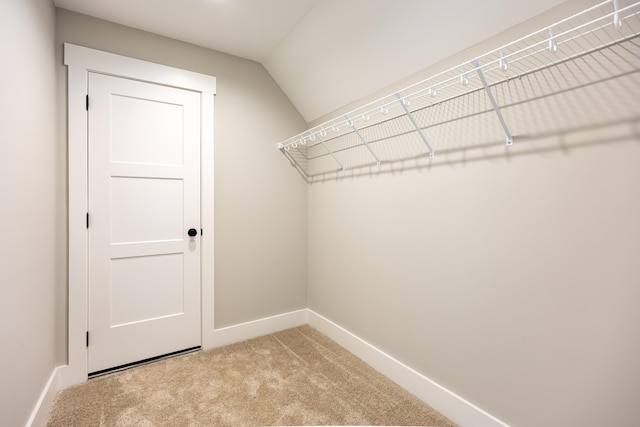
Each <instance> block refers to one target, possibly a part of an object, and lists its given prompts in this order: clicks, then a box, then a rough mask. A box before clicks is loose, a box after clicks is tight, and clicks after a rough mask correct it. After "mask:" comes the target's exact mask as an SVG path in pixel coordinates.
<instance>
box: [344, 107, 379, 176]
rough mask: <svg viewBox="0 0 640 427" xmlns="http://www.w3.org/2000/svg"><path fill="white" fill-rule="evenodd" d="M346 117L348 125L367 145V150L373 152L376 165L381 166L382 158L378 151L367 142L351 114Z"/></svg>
mask: <svg viewBox="0 0 640 427" xmlns="http://www.w3.org/2000/svg"><path fill="white" fill-rule="evenodd" d="M344 117H345V119H347V126H349V127H350V128H351V129H353V131H354V132H355V133H356V135H358V138H360V141H362V143H363V144H364V146H365V147H367V150H369V153H371V155H372V156H373V158H374V159H376V165H377V166H380V159H379V158H378V156H376V153H374V152H373V150H372V149H371V147H369V144H368V143H367V141H366V140H365V139H364V137H363V136H362V135H361V134H360V131H359V130H358V128H357V127H356V125H355V123H353V120H351V119H350V118H349V116H344Z"/></svg>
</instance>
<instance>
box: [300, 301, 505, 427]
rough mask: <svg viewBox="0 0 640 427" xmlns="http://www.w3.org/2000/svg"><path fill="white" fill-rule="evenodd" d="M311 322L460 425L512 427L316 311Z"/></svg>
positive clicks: (310, 318) (309, 321)
mask: <svg viewBox="0 0 640 427" xmlns="http://www.w3.org/2000/svg"><path fill="white" fill-rule="evenodd" d="M307 323H309V325H311V326H312V327H314V328H315V329H317V330H318V331H320V332H322V333H323V334H325V335H326V336H328V337H329V338H331V339H332V340H334V341H335V342H337V343H338V344H340V345H341V346H342V347H344V348H346V349H347V350H349V351H350V352H351V353H353V354H355V355H356V356H358V357H359V358H360V359H362V360H364V361H365V362H366V363H367V364H369V365H370V366H371V367H373V368H374V369H375V370H377V371H378V372H380V373H382V374H383V375H385V376H386V377H388V378H390V379H391V380H392V381H394V382H395V383H397V384H398V385H400V386H401V387H403V388H405V389H406V390H408V391H409V392H410V393H412V394H413V395H415V396H416V397H418V398H419V399H421V400H423V401H424V402H426V403H427V404H428V405H429V406H431V407H433V408H434V409H435V410H437V411H439V412H440V413H441V414H443V415H444V416H446V417H448V418H449V419H451V420H452V421H454V422H455V423H457V424H459V425H460V426H463V427H466V426H470V427H509V426H508V425H507V424H506V423H504V422H502V421H500V420H499V419H497V418H496V417H494V416H492V415H491V414H488V413H487V412H485V411H483V410H482V409H480V408H478V407H477V406H475V405H474V404H472V403H471V402H468V401H466V400H465V399H463V398H462V397H460V396H458V395H457V394H455V393H453V392H452V391H450V390H448V389H446V388H444V387H443V386H441V385H440V384H438V383H436V382H435V381H432V380H430V379H429V378H427V377H425V376H424V375H422V374H421V373H419V372H417V371H416V370H414V369H412V368H410V367H408V366H407V365H405V364H404V363H402V362H400V361H398V360H396V359H394V358H393V357H391V356H389V355H388V354H386V353H385V352H383V351H382V350H380V349H378V348H376V347H374V346H372V345H371V344H369V343H367V342H366V341H364V340H363V339H361V338H359V337H357V336H356V335H354V334H352V333H351V332H349V331H348V330H346V329H344V328H343V327H341V326H339V325H337V324H336V323H334V322H332V321H330V320H329V319H327V318H325V317H323V316H321V315H320V314H318V313H316V312H314V311H313V310H308V320H307Z"/></svg>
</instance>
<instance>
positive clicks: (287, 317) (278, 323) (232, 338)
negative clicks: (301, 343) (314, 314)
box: [213, 308, 308, 347]
mask: <svg viewBox="0 0 640 427" xmlns="http://www.w3.org/2000/svg"><path fill="white" fill-rule="evenodd" d="M307 313H308V310H307V309H306V308H304V309H302V310H296V311H291V312H289V313H284V314H278V315H275V316H271V317H265V318H263V319H258V320H252V321H250V322H246V323H240V324H239V325H233V326H229V327H226V328H220V329H216V330H215V331H214V334H213V338H214V340H213V342H214V343H215V347H220V346H223V345H227V344H233V343H236V342H240V341H244V340H248V339H251V338H256V337H259V336H262V335H268V334H272V333H274V332H278V331H282V330H284V329H289V328H295V327H296V326H302V325H304V324H306V323H307Z"/></svg>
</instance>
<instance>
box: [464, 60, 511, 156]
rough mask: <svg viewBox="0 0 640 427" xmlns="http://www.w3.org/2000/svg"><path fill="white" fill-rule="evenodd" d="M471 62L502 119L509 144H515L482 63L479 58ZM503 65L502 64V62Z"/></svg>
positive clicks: (499, 117) (499, 118)
mask: <svg viewBox="0 0 640 427" xmlns="http://www.w3.org/2000/svg"><path fill="white" fill-rule="evenodd" d="M471 64H472V65H473V66H474V67H475V69H476V72H477V73H478V77H480V81H481V82H482V86H483V87H484V91H485V92H486V93H487V97H488V98H489V101H490V102H491V105H492V106H493V110H494V111H495V112H496V115H497V116H498V120H500V125H501V126H502V129H504V133H505V134H506V135H507V143H506V145H507V146H510V145H513V136H511V132H510V131H509V126H507V122H505V120H504V117H503V116H502V112H501V111H500V107H498V103H497V102H496V99H495V98H494V97H493V93H492V92H491V88H490V87H489V85H488V84H487V79H485V78H484V73H483V72H482V68H480V64H479V62H478V60H477V59H474V60H473V61H471ZM501 66H502V64H501Z"/></svg>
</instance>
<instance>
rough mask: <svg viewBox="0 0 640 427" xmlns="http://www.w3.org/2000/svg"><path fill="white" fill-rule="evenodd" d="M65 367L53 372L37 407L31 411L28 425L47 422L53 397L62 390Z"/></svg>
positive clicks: (41, 424) (35, 425) (39, 424)
mask: <svg viewBox="0 0 640 427" xmlns="http://www.w3.org/2000/svg"><path fill="white" fill-rule="evenodd" d="M65 367H66V366H58V367H56V368H55V369H54V370H53V372H52V373H51V376H50V377H49V380H48V381H47V383H46V384H45V386H44V388H43V389H42V393H40V398H38V401H37V402H36V406H35V408H33V411H32V412H31V416H30V417H29V420H28V421H27V424H26V427H41V426H44V424H45V423H46V422H47V417H48V416H49V411H50V410H51V406H52V405H53V399H54V398H55V397H56V393H57V392H58V391H59V390H60V372H61V371H62V370H63V369H64V368H65Z"/></svg>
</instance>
